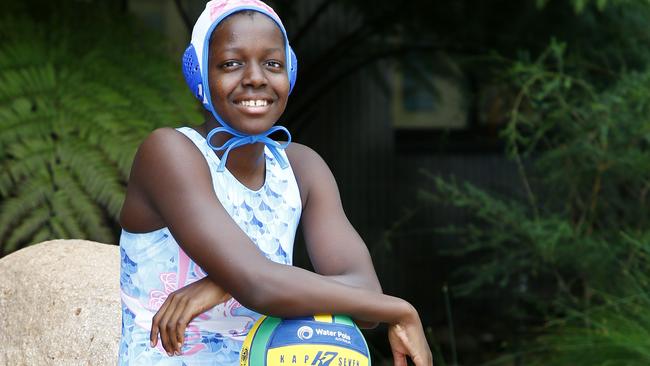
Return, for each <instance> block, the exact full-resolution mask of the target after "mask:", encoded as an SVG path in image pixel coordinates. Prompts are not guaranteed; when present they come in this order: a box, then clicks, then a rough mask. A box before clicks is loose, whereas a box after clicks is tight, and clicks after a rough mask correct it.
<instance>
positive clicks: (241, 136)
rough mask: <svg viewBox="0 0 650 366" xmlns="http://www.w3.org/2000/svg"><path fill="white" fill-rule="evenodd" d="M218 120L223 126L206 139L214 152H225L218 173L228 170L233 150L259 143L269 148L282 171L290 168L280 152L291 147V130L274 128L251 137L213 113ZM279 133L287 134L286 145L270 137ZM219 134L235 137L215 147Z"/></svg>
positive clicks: (214, 129)
mask: <svg viewBox="0 0 650 366" xmlns="http://www.w3.org/2000/svg"><path fill="white" fill-rule="evenodd" d="M212 114H213V115H214V116H215V117H216V118H217V121H218V122H219V123H220V124H221V127H217V128H213V129H212V131H210V133H208V136H207V138H206V140H207V142H208V146H210V148H211V149H212V150H214V151H223V150H225V152H224V153H223V156H221V159H220V161H219V166H218V167H217V171H218V172H223V171H224V170H225V169H226V161H227V160H228V154H230V151H231V150H232V149H236V148H238V147H240V146H243V145H248V144H255V143H258V142H261V143H263V144H264V145H266V147H268V149H269V150H270V151H271V153H272V154H273V157H275V160H277V162H278V163H279V164H280V166H281V167H282V169H284V168H286V167H288V166H289V162H288V161H287V159H286V158H285V157H284V156H283V155H282V154H281V153H280V150H284V149H286V147H287V146H289V143H291V133H289V130H287V129H286V128H285V127H283V126H273V127H271V128H269V129H268V130H266V131H265V132H262V133H260V134H258V135H251V134H245V133H242V132H239V131H237V130H235V129H234V128H232V127H230V126H228V124H227V123H225V122H224V121H223V120H222V119H221V117H220V116H219V114H217V113H216V112H213V113H212ZM277 131H282V132H284V133H286V134H287V137H288V138H287V142H285V143H284V144H281V143H279V142H277V141H274V140H272V139H271V138H270V137H269V135H270V134H272V133H274V132H277ZM219 132H225V133H229V134H231V135H233V137H231V138H230V139H228V141H226V142H224V143H223V145H221V146H214V145H213V144H212V138H213V137H214V135H215V134H217V133H219Z"/></svg>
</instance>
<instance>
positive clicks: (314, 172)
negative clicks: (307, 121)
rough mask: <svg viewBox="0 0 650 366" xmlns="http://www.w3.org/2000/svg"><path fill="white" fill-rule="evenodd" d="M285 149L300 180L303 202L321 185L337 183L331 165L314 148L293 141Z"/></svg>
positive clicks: (298, 180)
mask: <svg viewBox="0 0 650 366" xmlns="http://www.w3.org/2000/svg"><path fill="white" fill-rule="evenodd" d="M285 151H286V153H287V157H288V158H289V162H290V163H291V168H292V169H293V173H294V175H295V177H296V181H297V182H298V188H299V189H300V195H301V197H302V199H303V203H304V202H306V201H307V200H308V197H309V193H310V192H313V191H315V190H317V189H319V187H322V186H323V185H329V184H330V183H331V184H334V185H336V183H335V180H334V176H333V175H332V172H331V170H330V168H329V166H328V165H327V163H326V162H325V160H323V158H322V157H321V156H320V155H319V154H318V153H317V152H316V151H314V150H313V149H312V148H310V147H308V146H306V145H302V144H299V143H296V142H292V143H291V144H289V146H287V148H286V150H285Z"/></svg>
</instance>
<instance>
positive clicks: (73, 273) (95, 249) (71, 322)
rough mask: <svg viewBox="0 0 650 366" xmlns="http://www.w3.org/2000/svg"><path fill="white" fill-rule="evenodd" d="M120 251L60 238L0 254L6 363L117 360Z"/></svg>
mask: <svg viewBox="0 0 650 366" xmlns="http://www.w3.org/2000/svg"><path fill="white" fill-rule="evenodd" d="M119 272H120V254H119V248H118V247H117V246H114V245H107V244H99V243H95V242H90V241H85V240H54V241H48V242H44V243H41V244H36V245H32V246H30V247H27V248H25V249H22V250H19V251H17V252H14V253H12V254H10V255H8V256H6V257H4V258H1V259H0V365H30V366H31V365H116V364H117V352H118V343H119V338H120V316H121V315H120V292H119V290H120V289H119V278H120V277H119V276H120V273H119Z"/></svg>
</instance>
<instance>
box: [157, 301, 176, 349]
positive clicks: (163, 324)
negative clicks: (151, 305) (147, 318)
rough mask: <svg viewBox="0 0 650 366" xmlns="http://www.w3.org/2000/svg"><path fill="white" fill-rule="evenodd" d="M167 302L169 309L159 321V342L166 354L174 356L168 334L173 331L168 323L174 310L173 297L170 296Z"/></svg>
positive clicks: (174, 302)
mask: <svg viewBox="0 0 650 366" xmlns="http://www.w3.org/2000/svg"><path fill="white" fill-rule="evenodd" d="M167 300H169V307H168V309H166V311H165V313H164V314H163V316H162V317H161V319H160V326H159V328H160V341H161V342H162V346H163V348H164V349H165V351H166V352H167V354H168V355H169V356H173V355H174V346H173V345H172V342H171V339H170V333H171V331H172V330H173V329H172V325H171V324H170V322H169V319H170V318H171V316H172V314H173V312H174V309H175V308H176V299H175V296H173V294H172V295H170V298H168V299H167Z"/></svg>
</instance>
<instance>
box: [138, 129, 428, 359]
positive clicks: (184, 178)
mask: <svg viewBox="0 0 650 366" xmlns="http://www.w3.org/2000/svg"><path fill="white" fill-rule="evenodd" d="M131 181H132V183H133V184H134V190H137V191H139V192H141V193H142V196H143V199H144V200H145V201H146V202H147V204H148V205H149V206H150V207H151V208H152V210H153V211H154V212H155V213H156V215H158V216H159V219H160V222H161V226H162V224H166V225H167V227H169V229H170V231H171V232H172V234H173V235H174V237H175V238H176V239H177V241H178V242H179V244H180V245H181V247H182V248H183V250H184V251H185V252H186V253H187V254H188V255H189V256H190V257H191V258H192V259H194V260H195V262H196V263H197V264H199V265H200V266H201V267H202V268H203V269H204V270H205V271H206V272H207V273H208V276H209V277H210V279H211V280H213V281H214V282H215V283H218V284H219V285H221V287H222V288H223V289H224V290H225V291H226V292H228V293H230V294H232V296H233V297H235V298H236V299H237V300H238V301H239V302H240V303H241V304H243V305H244V306H246V307H248V308H250V309H253V310H255V311H258V312H261V313H265V314H269V315H274V316H280V317H293V316H304V315H311V314H316V313H342V314H349V315H350V316H352V317H354V318H355V319H359V320H362V321H368V322H387V323H390V324H393V325H395V326H401V327H403V328H404V329H407V332H406V333H409V334H412V337H411V338H412V341H411V343H409V344H410V345H411V347H413V348H412V349H411V350H410V351H409V352H412V354H411V356H412V358H414V361H416V364H418V365H425V364H426V365H429V364H430V352H429V351H428V347H427V346H426V341H425V340H424V335H423V332H422V328H421V325H420V323H419V318H418V315H417V312H416V311H415V309H414V308H413V307H412V306H411V305H410V304H409V303H407V302H406V301H404V300H402V299H399V298H396V297H392V296H387V295H382V294H379V293H377V292H375V291H370V290H366V289H362V288H357V287H351V286H347V285H344V284H342V283H340V282H337V281H335V280H332V279H329V278H327V277H324V276H321V275H318V274H315V273H312V272H309V271H306V270H303V269H300V268H295V267H291V266H285V265H282V264H277V263H274V262H272V261H270V260H268V259H266V258H265V257H264V256H263V255H262V254H261V253H260V252H259V250H258V249H257V248H256V247H255V246H254V244H253V243H252V241H251V240H250V238H248V236H247V235H246V234H245V233H244V232H242V231H241V230H240V228H239V227H238V226H237V224H236V223H235V222H234V221H233V220H232V219H231V217H230V216H229V215H228V213H227V212H226V211H225V209H224V208H223V206H222V205H221V203H220V202H219V200H218V199H217V197H216V196H215V194H214V191H213V190H212V181H211V177H210V173H209V170H208V168H207V166H206V162H205V160H204V159H203V157H202V156H201V154H200V152H199V151H198V150H197V149H196V148H195V147H194V145H193V144H192V143H191V142H190V141H189V140H188V139H187V138H186V137H185V136H183V135H182V134H180V133H178V132H177V131H174V130H172V129H160V130H156V131H155V132H154V133H152V134H151V135H150V137H148V138H147V139H146V140H145V142H144V143H143V144H142V146H141V147H140V149H139V150H138V153H137V154H136V158H135V160H134V165H133V170H132V174H131ZM244 264H245V265H244ZM427 353H429V356H428V357H427Z"/></svg>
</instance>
